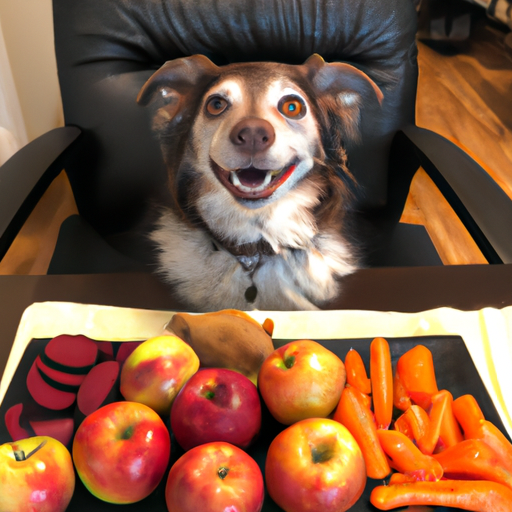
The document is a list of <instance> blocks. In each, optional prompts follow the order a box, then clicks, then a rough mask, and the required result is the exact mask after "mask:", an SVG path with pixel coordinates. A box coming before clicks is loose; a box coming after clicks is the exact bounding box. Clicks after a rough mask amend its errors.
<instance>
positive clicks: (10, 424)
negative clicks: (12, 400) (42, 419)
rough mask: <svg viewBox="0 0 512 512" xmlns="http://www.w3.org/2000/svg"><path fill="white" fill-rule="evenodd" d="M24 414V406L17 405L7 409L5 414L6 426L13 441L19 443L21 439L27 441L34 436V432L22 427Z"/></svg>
mask: <svg viewBox="0 0 512 512" xmlns="http://www.w3.org/2000/svg"><path fill="white" fill-rule="evenodd" d="M22 412H23V404H16V405H13V406H12V407H10V408H9V409H7V412H6V413H5V426H6V427H7V432H9V435H10V436H11V438H12V440H13V441H19V440H20V439H26V438H27V437H32V436H33V435H34V433H33V432H29V431H28V430H26V429H24V428H23V427H22V426H21V425H20V418H21V413H22Z"/></svg>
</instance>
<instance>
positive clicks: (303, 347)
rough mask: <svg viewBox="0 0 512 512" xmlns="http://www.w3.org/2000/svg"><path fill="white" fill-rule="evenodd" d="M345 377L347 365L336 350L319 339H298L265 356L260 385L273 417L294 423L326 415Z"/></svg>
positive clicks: (283, 421) (337, 400)
mask: <svg viewBox="0 0 512 512" xmlns="http://www.w3.org/2000/svg"><path fill="white" fill-rule="evenodd" d="M345 380H346V372H345V365H344V364H343V361H342V360H341V359H340V358H339V357H338V356H337V355H336V354H335V353H334V352H332V351H330V350H328V349H327V348H325V347H324V346H323V345H320V343H317V342H316V341H312V340H299V341H292V342H290V343H287V344H286V345H283V346H282V347H280V348H278V349H276V350H274V352H272V353H271V354H270V355H269V356H268V357H267V358H266V359H265V361H264V362H263V364H262V366H261V368H260V372H259V374H258V387H259V389H260V393H261V396H262V397H263V400H264V402H265V404H266V405H267V407H268V409H269V411H270V413H271V414H272V416H274V418H275V419H276V420H277V421H279V422H281V423H283V424H284V425H291V424H292V423H295V422H296V421H299V420H303V419H305V418H325V417H327V416H328V415H329V414H330V413H331V412H332V411H333V410H334V409H335V408H336V406H337V405H338V402H339V400H340V396H341V392H342V391H343V388H344V386H345Z"/></svg>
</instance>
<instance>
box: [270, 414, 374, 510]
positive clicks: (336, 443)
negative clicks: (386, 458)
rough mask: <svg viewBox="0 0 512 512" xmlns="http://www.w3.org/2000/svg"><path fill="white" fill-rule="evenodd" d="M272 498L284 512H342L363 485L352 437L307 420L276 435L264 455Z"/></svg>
mask: <svg viewBox="0 0 512 512" xmlns="http://www.w3.org/2000/svg"><path fill="white" fill-rule="evenodd" d="M265 481H266V483H267V491H268V493H269V495H270V497H271V498H272V499H273V500H274V501H275V502H276V503H277V505H279V506H280V507H281V508H282V509H283V510H285V511H286V512H306V511H320V510H328V511H329V512H344V511H345V510H348V509H349V508H350V507H352V506H353V505H354V504H355V503H356V501H357V500H358V499H359V497H360V496H361V494H362V493H363V491H364V488H365V485H366V467H365V463H364V459H363V455H362V453H361V449H360V448H359V445H358V444H357V442H356V440H355V439H354V437H353V436H352V434H351V433H350V432H349V431H348V430H347V429H346V428H345V427H344V426H343V425H342V424H341V423H338V422H337V421H334V420H331V419H327V418H308V419H305V420H302V421H299V422H297V423H295V424H293V425H292V426H290V427H287V428H286V429H285V430H283V431H282V432H281V433H279V434H278V435H277V436H276V437H275V438H274V440H273V441H272V443H271V444H270V447H269V449H268V452H267V459H266V462H265Z"/></svg>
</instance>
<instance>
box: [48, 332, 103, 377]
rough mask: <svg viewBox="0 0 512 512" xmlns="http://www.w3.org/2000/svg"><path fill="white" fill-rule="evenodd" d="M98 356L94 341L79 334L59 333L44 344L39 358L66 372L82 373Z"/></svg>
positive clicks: (51, 366) (91, 365)
mask: <svg viewBox="0 0 512 512" xmlns="http://www.w3.org/2000/svg"><path fill="white" fill-rule="evenodd" d="M97 358H98V346H97V345H96V343H95V342H94V341H93V340H91V339H90V338H87V337H86V336H82V335H81V334H79V335H76V336H71V335H68V334H61V335H60V336H56V337H55V338H53V339H52V340H50V342H49V343H48V344H47V345H46V347H45V348H44V351H43V353H42V354H41V360H42V361H43V363H44V364H45V365H46V366H49V367H50V368H53V369H54V370H58V371H61V372H66V373H76V374H84V373H87V372H88V371H89V370H90V369H91V368H92V367H93V366H94V365H95V364H96V360H97Z"/></svg>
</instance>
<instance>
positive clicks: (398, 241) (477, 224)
mask: <svg viewBox="0 0 512 512" xmlns="http://www.w3.org/2000/svg"><path fill="white" fill-rule="evenodd" d="M53 10H54V26H55V46H56V55H57V65H58V72H59V79H60V86H61V93H62V100H63V106H64V116H65V121H66V127H64V128H61V129H57V130H54V131H52V132H50V133H48V134H46V135H45V136H43V137H42V138H41V139H38V140H36V141H34V142H33V143H31V144H29V145H28V146H26V147H25V148H23V149H22V150H21V151H20V152H19V153H18V154H16V155H15V156H14V157H13V158H12V159H11V160H9V161H8V162H7V163H6V164H4V166H3V167H2V168H0V236H1V239H0V257H1V256H2V255H3V254H4V253H5V251H6V250H7V248H8V247H9V245H10V244H11V243H12V240H13V238H14V237H15V235H16V233H17V232H18V230H19V228H20V226H21V225H22V223H23V221H24V219H25V218H26V217H27V215H28V212H29V211H30V210H31V208H32V207H33V205H34V204H35V202H36V201H37V199H38V197H39V196H40V195H41V192H42V191H43V190H44V188H45V187H46V186H47V185H48V183H49V182H51V180H52V179H53V177H54V176H55V175H56V174H57V173H58V172H60V170H61V169H62V168H63V167H64V168H65V170H66V172H67V175H68V177H69V180H70V183H71V186H72V189H73V193H74V196H75V199H76V203H77V207H78V210H79V213H80V215H79V216H73V217H71V218H69V219H67V220H66V221H65V222H64V224H63V226H62V228H61V233H60V236H59V240H58V243H57V246H56V249H55V253H54V257H53V259H52V262H51V264H50V269H49V272H50V273H92V272H118V271H131V270H148V271H151V270H152V247H151V246H150V244H149V242H148V240H147V238H146V236H145V232H146V230H147V227H148V225H150V223H151V221H152V219H151V211H152V206H153V205H154V204H157V203H158V202H159V201H164V200H165V195H166V183H165V182H166V171H165V169H164V166H163V163H162V159H161V155H160V150H159V147H158V144H157V141H156V139H155V138H154V137H153V135H152V134H151V131H150V124H151V121H150V117H151V113H150V110H149V109H145V108H142V107H140V106H139V105H137V103H136V97H137V94H138V92H139V90H140V88H141V87H142V85H143V84H144V83H145V81H146V80H147V78H148V77H149V76H150V75H151V74H152V73H153V72H154V71H155V70H156V69H158V68H159V67H160V66H161V65H162V64H163V63H164V62H165V61H167V60H171V59H175V58H179V57H183V56H188V55H193V54H205V55H206V56H208V57H209V58H210V59H211V60H212V61H214V62H215V63H216V64H219V65H220V64H225V63H229V62H236V61H258V60H273V61H281V62H286V63H292V64H295V63H296V64H299V63H302V62H304V61H305V60H306V59H307V58H308V57H309V56H310V55H311V54H313V53H319V54H320V55H322V56H323V57H324V59H325V60H326V61H346V62H349V63H351V64H353V65H355V66H357V67H360V68H362V69H364V70H365V71H366V72H367V73H368V74H369V75H370V76H371V77H372V78H373V79H374V80H375V81H376V82H377V84H378V85H379V86H380V87H381V89H382V91H383V93H384V100H383V103H382V109H381V110H380V111H378V112H371V113H368V112H367V113H365V114H364V115H363V119H362V127H361V131H362V141H361V143H360V144H357V145H355V144H354V145H352V146H349V147H348V154H349V166H350V168H351V170H352V172H353V174H354V175H355V177H356V179H357V181H358V182H359V184H360V185H361V187H360V189H359V191H358V196H357V208H358V209H359V211H360V212H361V215H362V216H363V217H364V218H365V219H367V220H368V221H369V222H370V224H371V225H372V226H373V227H374V228H375V232H376V233H378V236H375V238H374V240H375V242H376V243H375V247H374V248H373V250H371V251H370V252H369V257H368V264H369V265H374V266H384V265H396V266H401V265H435V264H441V261H440V259H439V257H438V255H437V253H436V251H435V249H434V247H433V245H432V243H431V242H430V240H429V238H428V235H427V233H426V231H425V230H424V228H422V227H421V226H410V225H402V224H399V223H398V221H399V219H400V215H401V212H402V209H403V206H404V204H405V200H406V197H407V192H408V189H409V185H410V182H411V179H412V176H413V174H414V172H415V171H416V170H417V169H418V167H419V165H422V166H423V167H424V168H425V169H426V170H427V171H428V172H429V173H430V175H431V176H432V177H433V178H434V180H435V181H436V183H437V184H438V186H439V187H440V188H441V190H442V191H443V192H444V193H445V195H446V196H447V197H448V198H449V200H450V201H451V202H452V204H453V205H454V207H455V208H456V211H457V213H459V215H460V216H461V218H462V219H463V221H464V223H465V224H466V225H467V227H468V229H469V230H470V233H472V234H473V236H474V238H475V240H477V243H478V244H479V246H480V247H481V249H482V250H483V252H484V254H485V255H486V257H487V258H488V260H489V261H490V262H492V263H499V262H511V261H512V236H511V235H512V232H511V230H510V226H511V225H512V205H511V202H510V200H509V199H508V197H507V196H506V195H505V194H504V193H503V192H502V191H501V189H500V188H499V187H498V186H497V185H496V184H495V183H494V182H493V180H492V179H491V178H490V177H489V176H488V175H487V174H486V173H485V171H484V170H483V169H482V168H480V167H479V166H478V165H477V164H476V163H475V162H474V161H473V160H471V159H470V158H469V157H468V156H467V155H466V154H464V153H463V152H462V151H461V150H460V149H458V148H457V147H456V146H454V145H453V144H452V143H450V142H448V141H447V140H445V139H443V138H442V137H440V136H438V135H436V134H434V133H432V132H430V131H428V130H423V129H419V128H418V127H416V126H415V99H416V88H417V76H418V66H417V61H416V54H417V48H416V42H415V41H416V39H415V36H416V21H417V13H416V8H415V2H414V1H413V0H381V1H379V0H335V1H332V0H258V1H254V0H216V1H212V0H87V1H84V0H53Z"/></svg>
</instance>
